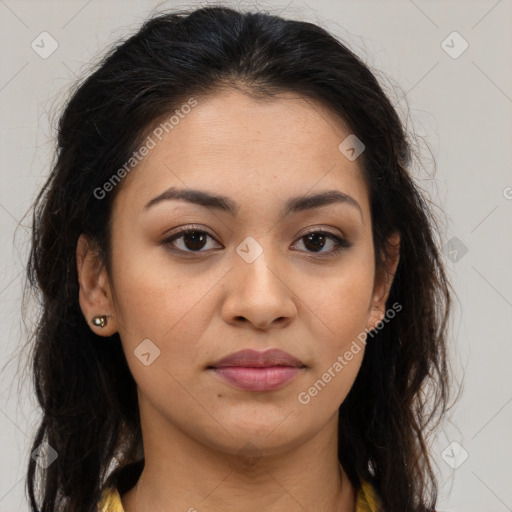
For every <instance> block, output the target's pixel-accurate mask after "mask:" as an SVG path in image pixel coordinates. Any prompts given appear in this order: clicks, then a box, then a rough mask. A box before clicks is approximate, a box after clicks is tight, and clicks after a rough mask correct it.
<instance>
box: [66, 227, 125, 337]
mask: <svg viewBox="0 0 512 512" xmlns="http://www.w3.org/2000/svg"><path fill="white" fill-rule="evenodd" d="M76 264H77V271H78V283H79V285H80V290H79V303H80V308H81V310H82V313H83V315H84V317H85V319H86V321H87V324H88V325H89V327H90V328H91V330H92V331H93V332H94V333H95V334H98V335H100V336H112V334H114V333H115V332H117V324H116V320H115V316H114V315H113V311H114V305H113V302H112V294H111V290H110V284H109V281H108V276H107V271H106V269H105V267H104V264H103V261H102V260H101V257H100V252H99V250H98V248H97V247H96V245H95V244H94V243H92V242H91V241H90V240H89V239H88V238H87V237H86V236H85V235H83V234H82V235H80V237H79V238H78V242H77V246H76ZM96 315H105V316H106V317H107V323H106V325H105V326H104V327H100V326H97V325H94V324H93V322H92V319H93V317H94V316H96Z"/></svg>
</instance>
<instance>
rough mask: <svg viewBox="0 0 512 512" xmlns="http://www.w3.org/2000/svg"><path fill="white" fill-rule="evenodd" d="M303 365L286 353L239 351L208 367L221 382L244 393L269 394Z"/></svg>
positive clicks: (294, 375) (295, 375)
mask: <svg viewBox="0 0 512 512" xmlns="http://www.w3.org/2000/svg"><path fill="white" fill-rule="evenodd" d="M304 368H305V365H304V364H303V363H302V361H300V360H299V359H297V358H296V357H293V356H292V355H291V354H288V352H284V351H283V350H279V349H269V350H266V351H264V352H259V351H257V350H251V349H247V350H241V351H239V352H235V353H233V354H230V355H228V356H226V357H224V358H222V359H220V360H219V361H217V362H215V363H214V364H213V365H211V366H209V367H208V369H209V370H211V371H212V372H213V373H214V374H215V375H216V376H218V377H220V378H221V379H222V380H223V381H225V382H228V383H229V384H231V385H233V386H235V387H237V388H239V389H243V390H246V391H271V390H274V389H278V388H280V387H282V386H284V385H285V384H287V383H288V382H290V381H291V380H293V379H295V378H296V377H298V376H299V374H300V373H301V372H302V371H303V370H304Z"/></svg>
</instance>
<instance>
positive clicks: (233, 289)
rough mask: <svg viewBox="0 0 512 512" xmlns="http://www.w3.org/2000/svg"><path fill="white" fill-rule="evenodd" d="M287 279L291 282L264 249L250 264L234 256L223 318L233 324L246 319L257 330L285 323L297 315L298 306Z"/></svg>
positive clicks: (223, 308)
mask: <svg viewBox="0 0 512 512" xmlns="http://www.w3.org/2000/svg"><path fill="white" fill-rule="evenodd" d="M272 260H273V261H272ZM287 278H288V281H290V278H289V276H288V275H287V273H286V272H284V271H283V268H282V266H281V267H280V266H279V265H278V264H277V262H276V260H275V259H274V258H272V257H267V252H266V251H264V252H263V253H262V254H261V255H260V256H259V257H258V258H257V259H256V260H255V261H253V262H252V263H248V262H247V261H244V260H243V259H242V258H239V257H236V258H235V262H234V268H233V269H232V270H231V272H228V274H227V276H226V279H227V280H228V281H227V283H226V285H225V286H226V289H227V294H226V296H225V300H224V303H223V306H222V316H223V318H224V321H226V322H227V323H230V324H233V325H239V324H240V323H244V322H248V323H249V324H251V325H252V326H253V327H254V328H256V329H258V330H266V329H271V328H274V327H276V328H277V327H284V326H285V325H288V324H289V323H290V322H291V321H292V320H293V318H295V316H296V315H297V307H296V304H295V302H294V299H293V298H294V297H296V295H295V293H294V292H293V290H292V289H291V285H292V283H289V282H287Z"/></svg>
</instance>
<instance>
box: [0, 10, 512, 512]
mask: <svg viewBox="0 0 512 512" xmlns="http://www.w3.org/2000/svg"><path fill="white" fill-rule="evenodd" d="M203 4H204V3H201V5H203ZM189 5H197V6H198V5H200V3H199V2H189V3H188V4H183V3H180V4H177V3H175V2H163V3H158V4H157V3H156V2H148V1H131V2H127V1H125V2H119V1H112V0H109V1H100V0H89V1H87V0H76V1H75V0H72V1H69V0H68V1H65V2H64V1H61V2H57V1H44V2H42V1H41V2H39V1H32V2H28V1H16V0H0V43H1V47H0V52H1V59H2V66H1V69H0V112H1V151H0V159H1V167H0V169H1V171H0V172H1V179H0V184H1V188H0V226H1V235H0V236H1V239H0V258H1V261H2V265H1V268H0V326H1V335H0V336H1V337H0V346H1V349H2V356H1V364H2V374H1V379H0V448H1V460H2V462H1V464H0V512H6V511H9V512H13V511H17V510H27V509H28V505H27V502H26V501H25V497H24V478H25V470H26V465H27V460H28V457H29V455H30V450H29V449H30V442H31V439H32V436H33V433H34V429H35V426H36V424H37V420H38V418H39V416H38V410H37V407H36V404H35V397H34V396H33V392H32V388H31V382H30V378H29V375H28V374H24V373H22V369H23V366H22V364H23V363H24V360H22V362H21V363H20V365H21V366H18V359H17V357H18V353H17V352H16V350H20V347H22V344H23V343H25V341H26V336H27V332H26V330H25V327H24V325H23V321H22V319H21V311H20V310H21V305H20V300H21V291H22V283H23V282H22V276H23V271H24V268H23V266H24V262H25V259H26V253H27V248H28V240H29V229H28V227H29V223H30V217H26V218H23V216H24V214H25V213H26V211H27V209H28V207H29V206H30V204H31V202H32V200H33V199H34V196H35V194H36V191H37V190H38V189H39V187H40V186H41V185H42V183H43V181H44V178H45V176H46V175H47V173H48V171H49V168H50V165H51V159H52V149H53V141H52V137H53V135H54V133H55V131H54V128H53V127H54V126H55V122H56V119H57V114H58V112H59V108H60V107H61V106H62V105H63V102H64V101H65V99H66V97H67V92H68V89H69V87H70V85H71V84H72V83H73V81H74V80H76V78H77V77H79V76H81V75H82V74H83V73H84V72H86V71H87V68H88V65H89V64H90V63H92V62H94V61H95V58H97V57H98V56H99V55H100V54H101V53H102V52H103V51H104V49H106V47H107V46H108V45H109V44H111V43H112V42H113V41H115V40H116V39H118V38H119V37H122V36H124V35H126V34H127V33H129V32H133V31H134V30H136V29H137V27H138V26H139V25H140V23H141V22H142V21H143V20H144V19H145V18H146V16H147V15H148V14H150V13H151V12H154V11H155V10H156V9H158V10H163V9H165V8H171V7H174V6H179V7H186V6H189ZM230 5H232V6H240V5H241V6H243V7H258V6H259V7H261V8H263V9H266V10H270V11H271V12H273V13H276V14H282V15H284V16H286V17H294V18H298V19H303V20H307V21H313V22H316V23H319V24H321V25H323V26H325V27H326V28H328V29H330V30H331V31H332V32H334V33H335V35H337V36H339V37H341V38H342V39H343V40H344V41H345V42H346V43H347V44H348V46H349V47H351V48H352V50H353V51H355V52H356V53H357V54H358V55H360V56H361V57H362V58H363V60H365V61H366V62H367V63H368V64H369V65H370V66H371V67H372V69H373V70H374V72H375V73H376V74H377V76H378V78H379V80H380V81H381V83H382V84H383V86H384V87H385V89H386V90H387V91H388V93H389V95H390V97H391V99H392V101H393V103H394V104H395V105H396V107H397V108H398V109H399V111H400V114H401V116H402V118H403V119H404V121H405V122H406V123H407V127H408V128H409V129H410V130H414V132H415V134H416V143H417V144H418V148H419V151H420V155H421V158H422V159H423V160H422V162H423V166H419V165H416V166H415V169H414V172H415V175H416V176H417V181H418V184H419V185H420V187H421V188H422V189H424V190H425V191H426V193H428V194H429V196H430V197H431V199H432V200H433V201H434V202H435V203H436V204H438V205H439V206H440V209H439V210H436V211H437V212H438V214H439V215H440V218H441V227H442V232H441V243H442V244H443V246H444V247H445V251H444V254H445V258H446V261H447V268H448V271H449V273H450V277H451V280H452V282H453V285H454V287H455V289H456V292H457V296H458V300H457V301H456V303H455V305H454V306H455V310H454V314H453V318H452V323H451V331H450V332H451V337H450V350H451V353H452V357H451V360H452V365H453V372H454V376H455V377H456V379H457V380H458V382H461V381H462V379H463V388H462V395H461V398H460V400H459V402H458V403H457V405H456V406H455V407H454V408H453V409H452V411H451V414H450V417H449V418H447V419H446V421H445V422H444V423H443V424H442V425H441V427H440V429H439V430H438V432H437V434H436V436H434V437H433V439H432V451H433V454H434V456H435V460H436V462H437V465H438V469H437V471H438V473H439V475H440V479H441V482H442V487H441V493H440V494H441V499H440V503H439V510H440V511H452V512H455V511H464V512H482V511H486V512H505V511H507V510H509V511H512V486H511V485H510V483H511V482H512V385H511V380H512V378H511V372H510V364H511V362H512V357H511V356H512V343H511V337H510V330H511V327H512V315H511V313H512V286H511V285H512V272H511V265H510V262H511V261H512V254H511V253H512V243H511V229H510V228H511V208H512V175H511V172H510V169H511V161H512V158H511V147H512V144H511V143H512V139H511V131H512V130H511V124H512V123H511V120H512V116H511V111H512V87H511V82H512V80H511V78H512V70H511V66H510V62H512V58H511V57H512V55H511V54H512V41H511V39H512V37H511V21H512V20H511V15H512V2H511V1H510V0H498V1H496V0H489V1H464V2H463V1H426V0H414V1H413V0H400V1H383V0H380V1H359V2H357V1H339V0H336V1H335V0H323V1H315V2H314V3H313V1H312V0H310V1H309V2H305V1H303V0H293V1H292V2H289V3H288V2H284V3H281V2H280V3H278V2H257V3H249V2H241V3H238V2H237V3H235V2H231V3H230ZM454 31H456V32H458V33H459V34H460V36H461V37H462V38H463V39H464V40H465V41H467V44H468V45H469V46H468V48H467V50H466V51H464V53H462V54H461V55H458V53H460V50H461V49H463V46H462V45H463V44H464V43H463V40H462V39H460V38H459V36H457V35H455V36H454V35H450V34H452V32H454ZM42 32H48V33H49V34H50V35H51V37H52V38H53V39H54V40H55V41H56V42H57V44H58V48H57V49H56V50H55V51H54V53H52V54H51V55H50V56H48V57H47V58H42V57H41V56H40V55H39V54H38V53H37V52H36V51H35V50H34V49H33V48H32V47H31V44H32V42H33V41H35V43H34V44H39V46H40V47H42V43H41V42H40V41H41V38H46V39H45V43H44V48H45V51H48V50H49V49H50V48H51V46H50V43H51V41H50V40H49V39H48V36H40V34H41V33H42ZM449 35H450V37H448V36H449ZM447 37H448V39H447ZM38 41H39V43H38ZM443 41H446V42H445V43H443ZM450 47H451V48H450ZM446 50H447V51H448V52H451V54H452V55H451V56H450V55H449V53H447V51H446ZM39 51H40V52H42V51H43V48H40V49H39ZM454 56H456V58H454ZM434 165H436V166H437V170H436V171H435V172H434ZM18 224H19V225H18ZM16 228H17V229H16ZM507 261H508V262H509V263H508V264H507V263H506V262H507ZM29 315H30V316H32V317H34V311H33V307H32V308H31V309H29ZM21 357H23V358H26V357H28V353H27V351H26V350H21ZM450 443H458V444H457V445H451V446H450V448H448V449H447V447H448V446H449V445H450ZM459 445H460V446H461V447H462V448H459ZM462 450H465V451H466V452H467V454H468V457H467V459H466V460H464V461H463V454H464V453H465V452H463V451H462ZM462 461H463V462H462ZM461 462H462V463H461ZM452 466H457V467H452Z"/></svg>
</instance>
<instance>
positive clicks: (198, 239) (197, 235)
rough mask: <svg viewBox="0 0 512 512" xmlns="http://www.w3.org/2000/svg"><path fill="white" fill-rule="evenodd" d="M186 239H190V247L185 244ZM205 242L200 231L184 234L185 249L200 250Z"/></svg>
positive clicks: (203, 235) (204, 237)
mask: <svg viewBox="0 0 512 512" xmlns="http://www.w3.org/2000/svg"><path fill="white" fill-rule="evenodd" d="M187 239H192V247H191V246H190V245H191V244H190V243H187ZM205 242H206V236H205V233H203V232H202V231H191V232H190V233H186V234H185V245H186V246H187V249H191V250H193V249H202V247H203V246H204V243H205Z"/></svg>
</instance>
